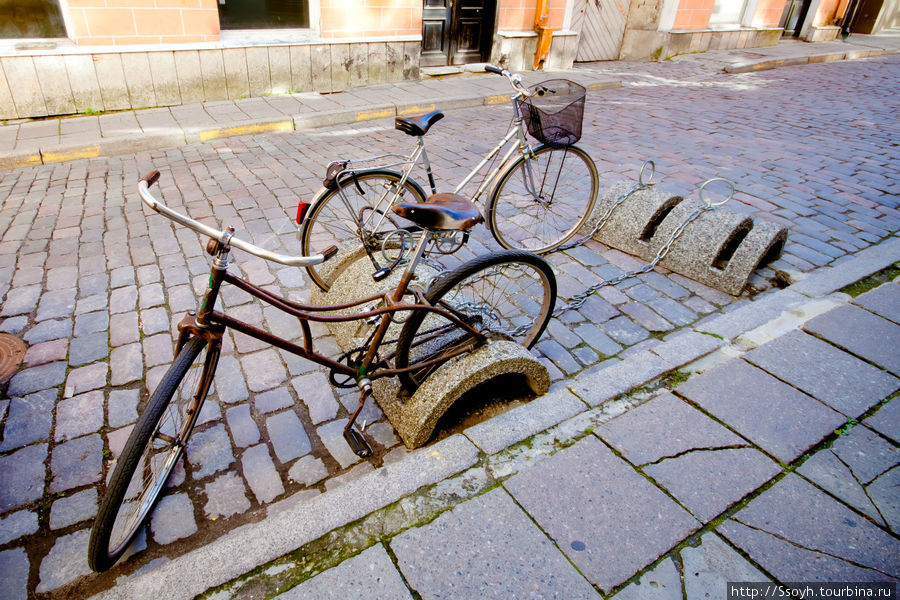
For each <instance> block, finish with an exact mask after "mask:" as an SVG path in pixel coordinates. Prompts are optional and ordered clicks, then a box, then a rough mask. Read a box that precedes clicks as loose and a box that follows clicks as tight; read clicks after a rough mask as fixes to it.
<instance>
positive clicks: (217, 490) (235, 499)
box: [203, 471, 250, 519]
mask: <svg viewBox="0 0 900 600" xmlns="http://www.w3.org/2000/svg"><path fill="white" fill-rule="evenodd" d="M203 491H204V492H205V493H206V499H207V500H206V504H205V505H204V506H203V514H204V515H205V516H206V518H208V519H219V518H227V517H230V516H231V515H237V514H240V513H243V512H245V511H246V510H247V509H249V508H250V500H248V499H247V489H246V488H245V487H244V482H243V480H242V479H241V477H240V475H238V474H237V473H234V472H232V471H229V472H227V473H223V474H222V475H220V476H219V477H217V478H215V479H213V480H212V481H210V482H209V483H207V484H206V485H205V486H204V487H203Z"/></svg>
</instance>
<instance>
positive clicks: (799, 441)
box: [676, 359, 846, 463]
mask: <svg viewBox="0 0 900 600" xmlns="http://www.w3.org/2000/svg"><path fill="white" fill-rule="evenodd" d="M676 391H677V392H678V394H680V395H682V396H685V397H686V398H688V399H689V400H691V401H693V402H695V403H697V404H698V405H699V406H700V407H701V408H703V409H704V410H707V411H709V412H710V413H711V414H712V415H713V416H714V417H716V418H717V419H720V420H721V421H723V422H724V423H726V424H728V425H729V426H730V427H731V428H733V429H734V430H735V431H737V432H738V433H740V434H741V435H743V436H744V437H746V438H747V439H749V440H750V441H751V442H753V443H754V444H756V445H757V446H759V447H760V448H762V449H763V450H765V451H766V452H768V453H769V454H771V455H772V456H774V457H776V458H777V459H779V460H781V461H783V462H785V463H790V462H792V461H793V460H794V459H796V458H797V457H799V456H801V455H802V454H803V453H804V452H806V451H807V450H808V449H810V448H811V447H812V446H814V445H816V444H817V443H819V442H820V441H821V440H822V439H824V438H825V437H826V436H828V435H829V434H830V433H831V432H832V431H834V430H835V429H837V428H838V427H840V426H841V425H843V424H844V422H845V420H846V419H845V417H844V416H843V415H841V414H840V413H838V412H836V411H834V410H832V409H830V408H828V407H827V406H825V405H824V404H822V403H820V402H819V401H817V400H815V399H814V398H812V397H810V396H807V395H806V394H804V393H802V392H800V391H797V390H796V389H794V388H792V387H790V386H789V385H786V384H784V383H782V382H781V381H779V380H777V379H775V378H774V377H772V376H771V375H769V374H768V373H766V372H765V371H763V370H761V369H758V368H756V367H754V366H752V365H750V364H748V363H746V362H744V361H743V360H740V359H733V360H730V361H728V362H727V363H725V364H724V365H722V366H719V367H716V368H715V369H711V370H709V371H706V372H704V373H703V374H701V375H698V376H696V377H692V378H691V379H689V380H688V381H686V382H685V383H683V384H681V385H680V386H678V388H677V390H676Z"/></svg>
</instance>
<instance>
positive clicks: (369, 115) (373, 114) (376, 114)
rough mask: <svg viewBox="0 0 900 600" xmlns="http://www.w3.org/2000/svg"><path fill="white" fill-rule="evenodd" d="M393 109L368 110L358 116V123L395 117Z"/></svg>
mask: <svg viewBox="0 0 900 600" xmlns="http://www.w3.org/2000/svg"><path fill="white" fill-rule="evenodd" d="M393 116H394V109H393V108H384V109H382V110H368V111H362V112H359V113H357V114H356V120H357V121H368V120H370V119H383V118H384V117H393Z"/></svg>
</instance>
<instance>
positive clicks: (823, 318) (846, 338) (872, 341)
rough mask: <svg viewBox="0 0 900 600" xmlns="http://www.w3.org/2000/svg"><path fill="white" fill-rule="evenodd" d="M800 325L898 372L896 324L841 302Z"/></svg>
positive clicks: (899, 328) (899, 339)
mask: <svg viewBox="0 0 900 600" xmlns="http://www.w3.org/2000/svg"><path fill="white" fill-rule="evenodd" d="M804 329H805V330H806V331H808V332H810V333H812V334H814V335H817V336H819V337H822V338H824V339H826V340H828V341H829V342H831V343H832V344H835V345H837V346H840V347H841V348H846V349H847V350H849V351H850V352H852V353H853V354H856V355H857V356H860V357H862V358H864V359H866V360H868V361H871V362H873V363H875V364H876V365H878V366H880V367H884V368H885V369H887V370H888V371H890V372H891V373H893V374H895V375H900V352H897V348H900V325H897V324H896V323H892V322H891V321H888V320H887V319H882V318H881V317H879V316H877V315H874V314H872V313H870V312H869V311H867V310H864V309H862V308H859V307H856V306H852V305H849V304H848V305H844V306H839V307H838V308H835V309H832V310H830V311H828V312H827V313H825V314H823V315H819V316H818V317H815V318H814V319H811V320H810V321H807V323H806V325H805V326H804Z"/></svg>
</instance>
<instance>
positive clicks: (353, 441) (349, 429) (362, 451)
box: [344, 380, 372, 458]
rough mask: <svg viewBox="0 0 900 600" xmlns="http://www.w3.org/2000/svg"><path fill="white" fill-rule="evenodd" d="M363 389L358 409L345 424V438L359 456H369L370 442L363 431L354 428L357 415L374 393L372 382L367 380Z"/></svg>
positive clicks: (370, 450) (370, 453) (362, 386)
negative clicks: (363, 434)
mask: <svg viewBox="0 0 900 600" xmlns="http://www.w3.org/2000/svg"><path fill="white" fill-rule="evenodd" d="M361 388H362V391H361V392H360V394H359V404H358V405H357V406H356V410H354V411H353V414H352V415H350V419H349V420H348V421H347V425H345V426H344V439H345V440H346V441H347V444H348V445H349V446H350V449H351V450H353V452H354V453H356V455H357V456H359V457H361V458H368V457H370V456H372V447H371V446H369V443H368V442H367V441H366V439H365V438H364V437H363V436H362V433H360V432H359V431H357V430H355V429H354V428H353V423H354V422H356V417H358V416H359V413H361V412H362V409H363V406H365V405H366V398H368V397H369V396H371V395H372V384H371V383H369V382H368V380H366V381H365V382H363V383H362V384H361Z"/></svg>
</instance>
